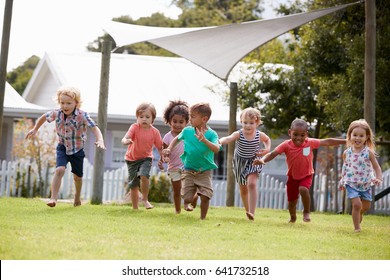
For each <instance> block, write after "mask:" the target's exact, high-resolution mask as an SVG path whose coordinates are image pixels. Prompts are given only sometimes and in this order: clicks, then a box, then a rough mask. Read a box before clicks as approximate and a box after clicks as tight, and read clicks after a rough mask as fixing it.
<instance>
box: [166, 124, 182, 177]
mask: <svg viewBox="0 0 390 280" xmlns="http://www.w3.org/2000/svg"><path fill="white" fill-rule="evenodd" d="M173 138H175V137H174V136H173V135H172V132H171V131H169V132H168V133H167V134H165V136H164V138H163V142H164V144H166V145H167V146H169V144H170V143H171V142H172V140H173ZM183 145H184V143H183V141H178V142H177V144H176V146H175V147H174V148H173V149H172V151H171V153H170V155H169V162H168V171H170V170H177V169H182V168H183V162H182V161H181V158H180V156H181V155H182V154H183V152H184V146H183Z"/></svg>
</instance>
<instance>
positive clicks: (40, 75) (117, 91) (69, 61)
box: [23, 52, 285, 176]
mask: <svg viewBox="0 0 390 280" xmlns="http://www.w3.org/2000/svg"><path fill="white" fill-rule="evenodd" d="M100 72H101V54H100V53H93V52H83V53H46V54H45V55H44V57H43V58H42V59H41V61H40V62H39V64H38V66H37V68H36V69H35V71H34V74H33V76H32V78H31V80H30V82H29V83H28V85H27V87H26V89H25V91H24V93H23V97H24V99H25V100H26V101H27V102H30V103H33V104H36V105H39V106H42V107H44V108H46V110H49V109H51V108H55V107H57V106H58V105H57V104H56V102H55V99H54V97H55V92H56V90H57V88H58V87H59V86H61V85H72V86H75V87H77V88H79V89H80V90H81V96H82V99H83V104H82V107H81V108H82V109H83V110H85V111H87V112H89V113H90V114H91V116H92V117H93V118H94V119H95V120H97V111H98V102H99V86H100ZM211 88H214V89H215V88H218V89H219V91H221V89H222V91H225V92H228V91H229V86H228V84H226V83H224V82H223V81H221V80H220V79H219V78H217V77H215V76H214V75H212V74H210V73H209V72H207V71H206V70H204V69H202V68H200V67H198V66H197V65H195V64H193V63H191V62H189V61H187V60H186V59H183V58H177V57H157V56H141V55H128V54H112V55H111V60H110V74H109V93H108V108H107V131H106V136H105V142H106V146H107V151H106V154H105V164H104V165H105V168H106V169H113V168H117V167H120V166H122V165H123V164H124V159H123V157H124V153H125V150H126V147H125V146H123V145H122V144H121V142H120V140H121V139H122V137H123V136H124V134H125V133H126V131H127V129H128V128H129V126H130V125H131V124H132V123H134V122H135V110H136V107H137V106H138V104H139V103H141V102H152V103H153V104H154V105H155V107H156V110H157V118H156V120H155V123H154V125H155V126H156V127H157V128H158V129H159V130H160V132H161V134H162V135H164V134H165V133H166V132H168V131H169V127H168V126H167V125H166V124H165V123H164V122H163V119H162V114H163V111H164V109H165V107H166V106H167V105H168V102H169V101H170V100H175V99H181V100H184V101H186V102H188V103H189V104H190V105H191V104H194V103H197V102H208V103H210V106H211V108H212V110H213V113H212V116H211V119H210V121H209V125H210V126H211V127H212V128H213V129H214V130H216V131H217V133H218V135H219V136H220V137H222V136H225V135H227V133H228V119H229V106H228V104H227V103H226V102H225V101H224V100H223V97H222V92H221V94H216V93H214V92H213V91H212V90H211ZM40 108H41V107H40ZM43 112H44V111H43ZM40 113H42V110H41V111H40ZM237 114H239V113H237ZM37 116H39V115H37ZM37 116H35V117H37ZM32 117H34V116H32ZM237 120H238V118H237ZM238 127H240V124H239V123H238ZM94 140H95V139H94V136H93V134H92V133H89V135H88V141H87V143H86V146H85V151H86V156H87V158H88V159H89V161H90V162H93V159H94V152H95V146H94V144H93V143H94ZM53 144H54V143H53ZM226 158H227V157H226V151H224V152H222V153H220V154H218V155H216V162H217V163H218V165H219V166H220V168H219V169H218V170H216V171H215V175H220V176H224V175H225V174H226V170H225V167H226V162H225V159H226ZM275 163H276V162H275ZM273 165H274V164H273V163H272V164H269V165H268V166H266V168H267V169H269V170H273V171H272V172H271V173H275V172H276V173H277V174H279V173H280V175H282V174H285V170H284V169H283V170H280V168H274V167H273ZM278 165H279V164H278ZM279 170H280V171H279Z"/></svg>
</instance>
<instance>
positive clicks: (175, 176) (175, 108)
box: [159, 100, 198, 214]
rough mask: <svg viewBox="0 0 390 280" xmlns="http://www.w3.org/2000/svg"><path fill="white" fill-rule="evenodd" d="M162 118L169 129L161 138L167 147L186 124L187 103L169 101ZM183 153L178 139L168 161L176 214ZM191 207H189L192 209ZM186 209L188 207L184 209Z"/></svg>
mask: <svg viewBox="0 0 390 280" xmlns="http://www.w3.org/2000/svg"><path fill="white" fill-rule="evenodd" d="M163 116H164V120H165V123H166V124H167V125H169V126H170V128H171V130H170V131H169V132H168V133H167V134H165V136H164V138H163V149H165V148H167V147H168V146H169V144H170V143H171V142H172V140H173V139H174V138H175V137H176V136H177V135H179V133H180V132H181V131H182V130H183V128H184V127H185V126H186V125H187V124H188V121H189V112H188V104H187V103H186V102H184V101H180V100H177V101H170V102H169V105H168V106H167V108H166V109H165V111H164V115H163ZM182 154H183V142H182V141H180V142H179V143H178V144H177V145H176V146H175V147H174V148H173V149H172V151H171V153H170V155H169V161H168V160H167V161H168V168H167V170H168V176H169V178H170V179H171V182H172V189H173V202H174V204H175V211H176V214H180V212H181V193H180V192H181V179H182V176H181V171H182V169H183V162H182V160H181V158H180V156H181V155H182ZM163 162H165V161H164V160H163V158H161V159H160V161H159V166H160V168H161V169H163ZM197 198H198V197H197V195H196V197H194V200H193V203H192V206H193V208H195V207H196V201H197ZM193 208H191V209H193ZM186 210H188V209H186Z"/></svg>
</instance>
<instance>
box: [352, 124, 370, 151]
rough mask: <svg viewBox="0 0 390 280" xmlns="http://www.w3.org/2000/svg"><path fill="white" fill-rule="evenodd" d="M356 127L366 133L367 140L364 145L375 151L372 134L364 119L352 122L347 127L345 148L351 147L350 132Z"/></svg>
mask: <svg viewBox="0 0 390 280" xmlns="http://www.w3.org/2000/svg"><path fill="white" fill-rule="evenodd" d="M357 127H360V128H362V129H364V130H365V131H366V136H367V140H366V142H365V145H366V146H367V147H368V148H369V149H370V150H372V151H375V140H374V133H373V132H372V130H371V127H370V125H369V124H368V123H367V121H366V120H365V119H360V120H356V121H353V122H351V124H350V125H349V127H348V131H347V146H348V147H351V146H352V142H351V134H352V131H353V130H354V129H355V128H357Z"/></svg>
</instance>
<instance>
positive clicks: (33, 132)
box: [25, 129, 38, 139]
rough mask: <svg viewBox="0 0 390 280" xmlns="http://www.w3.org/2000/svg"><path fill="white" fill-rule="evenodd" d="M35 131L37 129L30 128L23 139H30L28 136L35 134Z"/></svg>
mask: <svg viewBox="0 0 390 280" xmlns="http://www.w3.org/2000/svg"><path fill="white" fill-rule="evenodd" d="M37 132H38V131H37V130H35V129H31V130H30V131H29V132H27V134H26V137H25V139H30V138H31V137H33V136H34V135H35V134H37Z"/></svg>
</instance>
